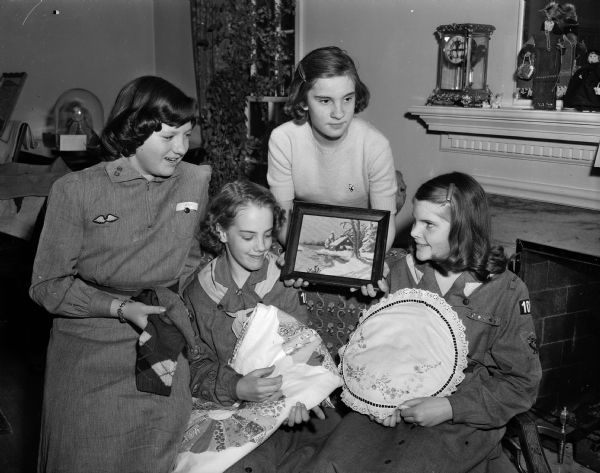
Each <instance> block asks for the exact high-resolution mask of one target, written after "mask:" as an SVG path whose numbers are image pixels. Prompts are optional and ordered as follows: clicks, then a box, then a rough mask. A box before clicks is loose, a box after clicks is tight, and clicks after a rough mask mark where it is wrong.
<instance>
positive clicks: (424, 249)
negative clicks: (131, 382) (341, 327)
mask: <svg viewBox="0 0 600 473" xmlns="http://www.w3.org/2000/svg"><path fill="white" fill-rule="evenodd" d="M413 217H414V223H413V226H412V230H411V236H412V238H413V240H414V248H413V251H412V253H409V254H407V255H406V256H405V257H403V258H402V259H399V260H397V261H395V262H392V263H391V264H390V274H389V276H388V280H387V281H384V280H382V281H380V282H379V286H380V289H381V290H382V291H384V292H388V290H389V289H391V294H390V295H389V296H388V297H386V298H384V299H382V300H381V301H380V302H379V303H378V304H376V305H375V306H373V307H371V308H369V310H368V311H367V312H366V314H364V315H363V318H362V319H361V322H360V323H359V326H358V327H357V330H356V332H355V333H354V334H353V335H352V336H351V339H350V342H349V343H348V344H347V345H346V346H345V347H343V349H342V351H341V358H342V362H341V365H340V367H341V370H342V377H343V382H344V388H343V390H344V393H343V395H342V399H343V400H344V401H345V402H346V403H347V404H348V405H349V406H350V407H352V408H353V409H354V411H352V412H350V413H349V414H348V415H346V416H345V417H344V418H343V420H342V422H341V423H340V424H338V426H337V427H336V429H335V431H334V432H333V433H332V435H331V436H330V437H329V438H328V440H327V442H326V443H325V445H324V446H323V447H322V449H321V450H320V452H319V453H318V454H317V455H316V456H315V458H314V461H313V463H312V464H310V465H309V466H308V467H307V468H306V469H303V470H302V471H305V472H311V473H313V472H317V473H324V472H334V471H335V472H337V473H351V472H356V473H359V472H360V473H363V472H365V471H369V472H399V471H402V472H415V473H416V472H425V471H436V472H441V471H444V472H454V473H457V472H467V471H468V472H485V471H488V470H487V466H488V463H489V462H490V461H493V460H494V459H496V458H498V457H499V455H500V440H501V439H502V437H503V435H504V431H505V425H506V424H507V422H508V421H509V420H510V419H511V418H512V417H514V416H515V415H517V414H519V413H521V412H525V411H527V410H528V409H529V408H531V406H532V404H533V403H534V401H535V398H536V395H537V389H538V385H539V382H540V378H541V367H540V362H539V357H538V352H537V347H536V338H535V333H534V327H533V321H532V317H531V311H530V302H529V294H528V290H527V287H526V286H525V284H524V283H523V281H521V279H519V278H518V277H517V276H516V275H515V274H513V273H512V272H510V271H509V270H507V269H506V266H507V264H506V262H507V260H506V257H505V255H504V250H503V249H502V247H494V246H492V245H491V232H490V215H489V211H488V206H487V201H486V195H485V192H484V190H483V189H482V187H481V186H480V185H479V183H477V181H475V180H474V179H473V178H472V177H470V176H468V175H466V174H463V173H458V172H453V173H450V174H444V175H441V176H438V177H436V178H433V179H431V180H429V181H428V182H426V183H424V184H423V185H422V186H421V187H420V188H419V189H418V190H417V192H416V195H415V197H414V200H413ZM420 291H422V292H420ZM419 293H421V294H422V295H425V297H424V298H425V299H426V302H427V303H428V309H427V310H429V309H431V308H433V309H436V310H438V313H439V314H441V315H444V314H446V315H447V316H448V320H451V319H452V318H453V319H454V322H453V326H454V329H456V333H457V334H462V335H461V336H452V337H450V347H451V348H450V351H451V352H452V351H453V350H456V357H455V358H454V359H456V360H460V359H461V358H462V360H463V361H464V362H463V363H462V364H461V363H459V364H461V367H460V370H459V372H458V373H455V375H456V377H455V378H449V379H450V380H453V382H452V386H451V387H452V389H450V390H449V391H444V390H443V389H442V390H440V391H439V392H436V391H433V392H429V393H427V392H424V391H423V390H422V389H421V387H422V386H423V384H422V383H421V384H418V383H415V382H414V380H415V379H418V377H419V376H421V375H422V374H423V373H426V372H428V371H431V372H433V371H434V370H435V369H436V367H437V366H438V365H440V363H441V362H440V359H441V356H439V357H438V358H437V359H436V358H435V357H430V358H429V359H425V358H423V354H424V353H426V352H428V351H429V352H434V351H435V350H436V349H438V346H437V344H436V343H434V342H429V343H427V342H426V343H423V344H421V345H415V348H414V357H413V358H412V360H416V361H410V362H407V363H405V366H404V368H405V370H404V371H405V372H406V373H408V374H407V375H406V376H407V378H405V379H404V380H402V379H401V378H400V377H399V376H398V373H401V371H400V368H401V367H399V364H400V362H399V361H398V360H402V359H403V357H405V356H406V353H404V352H403V350H402V349H400V348H399V346H406V347H410V346H411V344H413V341H412V340H411V339H410V337H408V336H407V335H406V331H407V329H408V328H412V327H416V326H417V324H418V323H419V320H420V318H419V315H420V313H419V312H416V311H415V310H413V309H411V310H412V311H413V312H414V314H413V315H416V316H417V317H412V319H411V320H412V321H411V322H410V324H408V325H405V326H403V327H399V328H398V327H396V324H397V323H402V320H404V319H405V318H406V307H410V304H412V305H414V304H415V303H416V302H419V301H420V300H422V298H420V297H419ZM400 295H402V296H403V297H404V302H407V303H409V304H407V305H406V306H403V308H402V310H398V311H397V312H396V313H395V314H391V315H394V316H395V317H388V318H386V319H381V320H385V321H386V323H385V324H382V325H380V328H379V330H378V331H371V332H369V330H367V328H368V326H369V327H372V326H373V323H372V322H371V319H374V320H377V318H378V317H381V314H382V313H385V312H386V311H389V309H390V307H391V306H392V305H393V304H396V303H398V302H402V301H399V300H398V298H399V296H400ZM436 300H437V301H438V302H435V301H436ZM431 301H434V302H431ZM442 306H444V307H446V308H445V309H444V308H442ZM426 313H427V311H424V312H423V314H426ZM388 315H389V314H388ZM446 325H447V324H439V325H436V324H433V323H432V324H431V325H427V326H424V327H425V329H426V330H424V329H420V330H419V329H417V330H415V331H414V332H413V333H414V334H415V337H416V336H418V337H423V338H425V337H426V335H427V334H428V335H429V336H430V339H431V340H433V341H435V340H437V338H436V337H437V335H436V330H442V331H443V330H446ZM394 330H396V333H398V334H399V336H398V337H392V339H391V340H390V337H389V336H388V333H390V332H392V331H394ZM426 331H427V334H426V333H425V332H426ZM440 333H441V332H440ZM357 334H358V336H357ZM386 337H387V338H386ZM461 337H462V343H461ZM381 340H384V341H385V342H387V343H381V342H379V344H377V343H375V341H381ZM355 345H356V346H355ZM413 345H414V344H413ZM430 345H431V346H430ZM452 346H454V348H452ZM358 348H360V349H358ZM371 348H373V350H372V351H371V352H370V353H371V354H370V357H371V360H370V362H371V364H369V360H367V356H366V355H365V354H366V353H367V352H368V350H370V349H371ZM438 351H439V350H438ZM382 354H385V356H383V355H382ZM395 356H397V358H394V357H395ZM352 357H354V360H359V359H360V360H362V361H361V363H359V364H357V363H355V364H354V365H353V364H352ZM421 358H422V359H421ZM386 366H387V367H388V368H389V371H388V373H392V375H389V376H386V375H385V374H382V375H381V376H380V377H379V378H378V380H377V381H376V382H373V381H371V382H369V383H365V382H364V381H365V380H367V379H371V378H372V376H373V372H374V371H379V372H380V373H385V367H386ZM449 366H450V367H451V368H452V364H451V363H450V364H449ZM454 369H456V366H454ZM422 379H424V380H425V379H426V377H422ZM407 380H409V381H408V382H407ZM407 386H408V387H409V388H407ZM411 386H412V387H414V388H415V389H414V390H413V389H412V388H410V387H411ZM442 387H446V386H442ZM440 392H441V394H440ZM387 405H390V406H391V409H389V410H388V411H385V410H384V409H382V407H388V406H387ZM365 414H367V415H365Z"/></svg>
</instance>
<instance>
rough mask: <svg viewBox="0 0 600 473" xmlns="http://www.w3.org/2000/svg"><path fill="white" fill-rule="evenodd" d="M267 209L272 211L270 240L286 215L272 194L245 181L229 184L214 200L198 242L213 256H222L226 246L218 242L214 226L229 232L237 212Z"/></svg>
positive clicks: (209, 207) (210, 205)
mask: <svg viewBox="0 0 600 473" xmlns="http://www.w3.org/2000/svg"><path fill="white" fill-rule="evenodd" d="M250 204H253V205H256V206H257V207H267V208H270V209H271V210H272V211H273V238H276V236H277V232H278V231H279V230H280V229H281V226H282V225H283V222H284V221H285V212H284V210H283V209H282V208H281V207H280V206H279V204H278V203H277V201H276V200H275V197H273V194H271V191H269V190H268V189H267V188H265V187H263V186H260V185H258V184H255V183H254V182H250V181H247V180H237V181H233V182H229V183H227V184H225V185H224V186H223V188H222V189H221V190H220V191H219V193H218V194H217V195H215V196H214V197H213V199H212V200H211V202H210V204H209V206H208V211H207V215H206V218H205V219H204V222H202V226H201V228H200V241H201V242H202V246H204V247H206V248H207V249H208V250H210V251H211V252H212V253H214V254H221V253H222V252H223V251H224V249H225V244H224V243H222V242H221V240H220V239H219V233H218V231H217V224H218V225H220V226H221V228H224V229H228V228H229V227H230V226H231V225H233V222H234V221H235V217H236V215H237V214H238V212H239V211H240V210H241V209H242V208H244V207H247V206H248V205H250Z"/></svg>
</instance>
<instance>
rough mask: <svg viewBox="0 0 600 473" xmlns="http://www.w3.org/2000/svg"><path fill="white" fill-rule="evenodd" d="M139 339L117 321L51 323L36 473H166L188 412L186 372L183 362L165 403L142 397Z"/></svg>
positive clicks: (159, 398)
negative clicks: (138, 374) (137, 381)
mask: <svg viewBox="0 0 600 473" xmlns="http://www.w3.org/2000/svg"><path fill="white" fill-rule="evenodd" d="M137 339H138V332H137V331H136V330H134V328H133V327H132V326H130V325H129V324H121V323H119V321H118V320H117V319H109V318H106V319H103V318H85V319H66V318H57V319H55V321H54V324H53V328H52V332H51V335H50V342H49V345H48V358H47V363H46V376H45V386H44V402H43V408H42V428H41V439H40V452H39V464H38V471H39V473H43V472H61V473H63V472H64V473H67V472H72V473H82V472H92V471H93V472H95V473H100V472H107V473H108V472H110V473H114V472H119V473H128V472H144V473H150V472H152V473H154V472H156V473H167V472H168V471H170V470H171V468H172V465H173V462H174V460H175V456H176V454H177V448H178V446H179V443H180V441H181V439H182V437H183V432H184V429H185V426H186V423H187V421H188V418H189V416H190V412H191V395H190V390H189V387H188V383H189V365H188V362H187V360H186V359H185V358H184V357H183V356H182V355H180V356H179V359H178V364H177V370H176V372H175V377H174V379H173V386H172V391H171V394H170V396H159V395H156V394H149V393H144V392H140V391H138V390H137V388H136V384H135V361H136V343H137Z"/></svg>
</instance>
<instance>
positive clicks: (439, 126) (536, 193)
mask: <svg viewBox="0 0 600 473" xmlns="http://www.w3.org/2000/svg"><path fill="white" fill-rule="evenodd" d="M408 112H409V113H410V114H411V115H414V116H418V117H419V118H420V119H421V120H422V121H423V122H424V123H425V125H426V126H427V129H428V130H429V131H431V132H438V133H440V134H441V136H440V148H441V151H443V152H455V153H460V154H461V155H463V156H469V155H471V156H473V155H478V156H482V155H483V156H497V157H502V158H511V159H520V160H526V161H542V162H544V163H545V164H544V166H546V165H548V166H552V167H553V170H552V172H554V174H557V171H556V167H557V166H562V165H569V166H576V167H577V168H578V169H577V170H576V169H574V168H572V169H571V171H569V172H567V173H568V174H571V175H578V176H581V178H577V179H576V183H575V184H574V185H573V184H572V183H567V184H565V182H563V181H562V180H561V179H555V180H554V181H555V182H545V181H544V180H543V179H538V181H537V182H532V179H526V178H519V177H516V178H514V179H513V178H512V177H507V176H506V175H505V176H504V177H499V176H495V175H487V176H476V177H477V178H478V179H480V180H481V182H482V184H484V186H485V187H486V189H488V190H489V191H491V192H496V193H499V194H504V195H517V196H520V197H524V198H530V199H534V200H542V201H546V202H556V203H562V204H566V205H573V206H577V207H584V208H591V209H595V210H600V173H599V172H593V171H592V168H593V167H594V165H595V166H600V152H599V148H598V146H599V143H600V113H586V112H575V111H546V110H525V109H516V108H499V109H490V108H463V107H445V106H413V107H410V108H409V109H408ZM530 165H531V163H530V164H529V165H527V164H526V163H524V164H523V165H522V167H523V168H524V169H525V168H527V169H529V168H530ZM507 166H508V167H507V168H506V169H507V173H506V174H507V175H508V176H510V175H511V174H512V173H509V172H508V170H510V169H513V168H515V167H518V163H515V162H514V161H511V163H507ZM580 166H581V167H580ZM515 174H518V173H515ZM558 174H559V175H560V174H561V172H558ZM584 181H585V182H584Z"/></svg>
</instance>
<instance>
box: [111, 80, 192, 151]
mask: <svg viewBox="0 0 600 473" xmlns="http://www.w3.org/2000/svg"><path fill="white" fill-rule="evenodd" d="M196 115H197V107H196V101H195V100H194V99H193V98H191V97H188V96H187V95H185V94H184V93H183V92H182V91H181V90H179V89H178V88H177V87H175V86H174V85H173V84H171V83H170V82H168V81H166V80H165V79H162V78H160V77H155V76H143V77H138V78H137V79H134V80H132V81H131V82H129V83H128V84H126V85H125V86H124V87H123V88H122V89H121V91H120V92H119V95H117V99H116V100H115V104H114V105H113V108H112V110H111V112H110V115H109V117H108V121H107V122H106V126H105V127H104V130H103V131H102V136H101V138H100V139H101V141H102V146H103V147H104V150H105V151H106V157H105V159H106V160H108V161H111V160H114V159H117V158H119V157H121V156H131V155H133V154H135V150H136V149H137V148H139V147H140V146H141V145H142V144H144V142H145V141H146V140H147V139H148V138H149V137H150V135H152V133H154V132H155V131H160V129H161V127H162V124H163V123H165V124H167V125H169V126H173V127H180V126H182V125H184V124H186V123H188V122H191V123H192V126H193V125H195V124H196Z"/></svg>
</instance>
